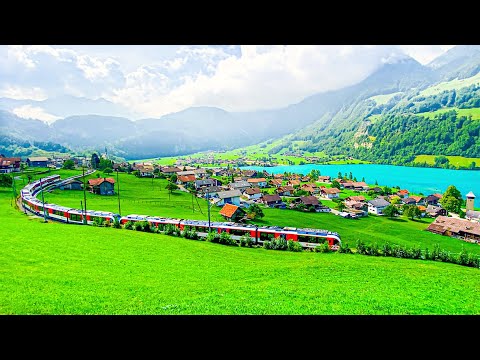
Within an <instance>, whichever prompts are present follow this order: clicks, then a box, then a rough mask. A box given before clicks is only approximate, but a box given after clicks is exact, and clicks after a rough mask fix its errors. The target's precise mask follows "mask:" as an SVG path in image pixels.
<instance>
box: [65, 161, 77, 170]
mask: <svg viewBox="0 0 480 360" xmlns="http://www.w3.org/2000/svg"><path fill="white" fill-rule="evenodd" d="M63 168H64V169H67V170H73V169H75V163H74V162H73V160H71V159H68V160H65V161H64V162H63Z"/></svg>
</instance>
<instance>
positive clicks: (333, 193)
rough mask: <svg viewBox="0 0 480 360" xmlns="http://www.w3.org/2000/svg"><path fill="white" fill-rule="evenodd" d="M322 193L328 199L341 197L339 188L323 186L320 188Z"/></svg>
mask: <svg viewBox="0 0 480 360" xmlns="http://www.w3.org/2000/svg"><path fill="white" fill-rule="evenodd" d="M320 193H321V195H322V196H323V197H326V198H328V199H336V198H338V197H339V194H340V190H338V189H337V188H334V187H332V188H325V187H322V188H320Z"/></svg>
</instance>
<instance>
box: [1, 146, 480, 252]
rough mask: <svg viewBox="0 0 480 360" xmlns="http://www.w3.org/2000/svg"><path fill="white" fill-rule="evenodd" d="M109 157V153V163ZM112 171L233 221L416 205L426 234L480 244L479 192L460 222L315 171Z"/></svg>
mask: <svg viewBox="0 0 480 360" xmlns="http://www.w3.org/2000/svg"><path fill="white" fill-rule="evenodd" d="M105 157H106V156H105V154H104V156H103V158H105ZM62 160H63V161H62ZM71 160H74V159H71ZM75 160H76V161H74V164H75V166H77V167H81V166H85V167H88V166H90V161H86V160H85V159H84V158H76V159H75ZM64 161H65V159H56V160H55V161H52V159H50V158H48V157H30V158H27V159H26V160H25V161H24V162H22V161H21V158H7V157H3V156H0V172H2V173H9V172H16V171H20V169H21V168H25V167H44V168H45V167H46V168H60V167H61V165H62V164H63V162H64ZM112 170H113V171H121V172H129V173H132V174H134V175H136V176H138V177H150V178H166V179H169V180H170V181H171V182H172V183H174V184H175V185H176V186H177V187H178V189H179V190H180V191H187V192H192V193H194V194H195V195H196V196H197V197H199V198H203V199H206V200H207V201H209V203H210V205H211V206H212V207H214V208H218V209H219V213H220V214H221V215H222V216H223V217H224V218H225V219H226V220H228V221H236V222H244V221H248V220H250V218H249V214H248V212H247V211H246V210H247V209H248V208H249V207H250V206H251V205H253V204H256V205H259V206H263V207H270V208H278V209H285V210H287V211H288V210H296V211H306V212H330V213H332V214H335V215H338V216H341V217H344V218H346V219H360V218H362V217H364V216H368V215H375V216H385V215H386V214H385V212H386V213H388V212H387V211H386V210H385V209H387V208H389V207H390V208H392V206H393V207H395V208H396V209H397V211H395V212H394V214H393V216H398V215H400V214H402V212H403V210H404V209H406V207H408V206H412V207H415V208H416V209H418V210H415V212H414V214H415V215H414V216H412V219H413V218H414V217H419V218H422V217H430V218H434V219H435V220H434V221H433V222H432V223H431V224H430V225H429V226H428V227H427V229H426V230H428V231H431V232H433V233H437V234H441V235H446V236H451V237H455V238H459V239H462V240H465V241H470V242H476V243H480V211H475V210H474V205H473V204H474V199H475V194H473V192H469V193H468V194H466V203H465V217H464V218H460V217H459V216H458V215H457V214H455V213H451V212H450V213H448V212H447V210H446V209H444V208H443V207H442V205H441V204H440V199H441V198H442V196H443V195H442V194H439V193H434V194H429V195H427V196H421V195H415V194H410V192H409V191H408V190H407V189H396V188H388V187H380V186H377V185H373V186H371V185H368V184H367V183H365V182H364V181H356V178H354V179H350V178H349V177H347V176H341V175H342V174H340V173H339V174H338V175H339V176H338V177H337V178H333V179H332V178H331V177H330V176H321V175H318V174H316V173H315V172H312V173H310V174H308V175H303V174H292V173H285V174H270V173H268V172H267V171H265V170H264V171H262V172H259V171H255V170H242V169H240V168H235V167H230V166H228V167H227V168H201V167H200V166H199V165H197V166H191V165H186V164H185V165H181V166H161V165H158V164H154V163H152V162H139V163H128V162H122V163H114V162H112ZM107 172H108V171H107ZM345 175H346V174H345ZM88 187H89V191H90V192H92V193H95V194H99V195H113V194H115V191H114V187H115V179H114V178H112V177H103V178H102V177H101V178H98V179H91V180H89V182H88ZM66 188H69V189H81V188H82V183H81V182H80V181H78V180H76V181H73V182H72V183H71V184H65V189H66ZM388 214H389V213H388ZM389 215H390V214H389Z"/></svg>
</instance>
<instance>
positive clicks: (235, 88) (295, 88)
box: [0, 45, 453, 122]
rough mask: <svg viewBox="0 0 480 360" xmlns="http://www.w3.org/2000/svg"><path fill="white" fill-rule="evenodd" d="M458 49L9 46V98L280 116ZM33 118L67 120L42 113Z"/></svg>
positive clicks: (28, 113) (0, 61)
mask: <svg viewBox="0 0 480 360" xmlns="http://www.w3.org/2000/svg"><path fill="white" fill-rule="evenodd" d="M452 47H453V45H267V46H264V45H224V46H223V45H222V46H220V45H215V46H211V45H32V46H29V45H1V46H0V97H7V98H12V99H31V100H45V99H47V98H55V97H58V96H62V95H71V96H76V97H85V98H89V99H99V98H104V99H106V100H108V101H110V102H112V103H114V104H117V105H121V106H124V107H126V108H128V109H130V110H131V112H132V113H134V114H135V116H136V118H132V120H136V119H140V118H149V117H156V118H158V117H160V116H162V115H165V114H168V113H172V112H177V111H181V110H184V109H186V108H188V107H192V106H213V107H219V108H222V109H224V110H227V111H255V110H261V109H273V108H280V107H285V106H288V105H290V104H294V103H298V102H300V101H301V100H303V99H304V98H305V97H307V96H309V95H313V94H315V93H318V92H323V91H328V90H335V89H339V88H342V87H345V86H349V85H353V84H355V83H358V82H359V81H361V80H363V79H364V78H366V77H367V76H368V75H370V74H371V73H372V72H374V71H375V70H376V69H378V68H379V67H380V66H381V65H382V64H384V63H387V62H394V61H397V60H398V59H401V58H404V57H405V56H406V55H409V56H411V57H413V58H414V59H416V60H417V61H418V62H420V63H421V64H428V63H429V62H430V61H432V60H433V59H435V58H436V57H438V56H439V55H441V54H443V53H444V52H445V51H447V50H448V49H450V48H452ZM14 113H15V114H16V115H18V116H21V117H24V118H37V119H41V120H44V121H47V122H51V121H55V120H56V119H57V118H58V117H56V116H55V115H54V114H49V113H47V112H46V111H45V109H43V108H41V107H39V106H36V105H27V106H22V107H19V108H17V109H15V111H14Z"/></svg>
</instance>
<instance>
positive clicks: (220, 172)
mask: <svg viewBox="0 0 480 360" xmlns="http://www.w3.org/2000/svg"><path fill="white" fill-rule="evenodd" d="M212 171H213V175H214V176H224V175H226V174H227V170H225V169H213V170H212Z"/></svg>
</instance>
